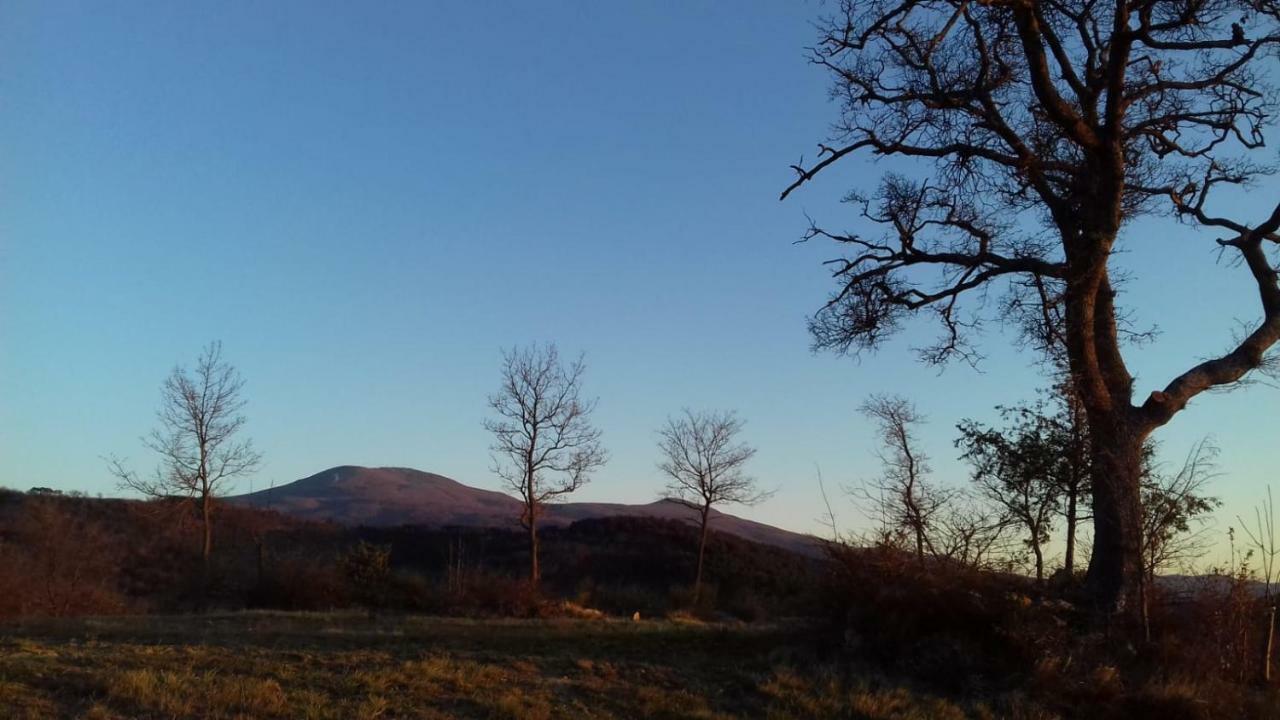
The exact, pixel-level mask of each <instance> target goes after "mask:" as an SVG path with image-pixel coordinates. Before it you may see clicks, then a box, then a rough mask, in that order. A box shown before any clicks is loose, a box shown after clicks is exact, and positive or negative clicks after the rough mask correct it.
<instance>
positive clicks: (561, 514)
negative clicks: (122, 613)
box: [227, 465, 818, 554]
mask: <svg viewBox="0 0 1280 720" xmlns="http://www.w3.org/2000/svg"><path fill="white" fill-rule="evenodd" d="M227 500H228V501H229V502H232V503H237V504H241V505H247V506H254V507H263V508H271V509H273V510H277V511H279V512H282V513H285V514H287V515H292V516H295V517H300V518H305V519H308V520H326V521H332V522H336V523H339V524H342V525H350V526H367V527H393V526H398V525H421V526H425V527H432V528H443V527H473V528H514V527H516V526H517V524H518V521H519V517H520V501H519V500H517V499H516V498H514V497H511V496H510V495H506V494H503V493H500V492H494V491H492V490H482V489H480V488H474V487H470V486H468V485H463V484H462V483H460V482H458V481H456V480H453V479H451V478H447V477H445V476H443V475H436V474H434V473H428V472H422V471H420V470H413V469H410V468H367V467H359V466H354V465H342V466H339V467H335V468H330V469H328V470H325V471H323V472H319V473H316V474H315V475H312V476H311V477H307V478H303V479H301V480H297V481H295V482H291V483H289V484H287V485H281V486H279V487H276V488H272V489H270V490H262V491H259V492H255V493H250V494H248V495H238V496H234V497H230V498H227ZM606 517H645V518H661V519H669V520H688V521H691V522H692V521H693V520H694V519H695V517H696V516H695V515H694V513H693V511H692V510H690V509H689V508H687V507H685V506H683V505H681V504H679V503H676V502H672V501H670V500H658V501H656V502H652V503H648V504H643V505H626V504H622V503H557V504H554V505H549V506H548V507H547V514H546V515H545V516H544V518H543V520H542V522H543V523H544V524H545V525H549V526H566V525H569V524H570V523H573V522H575V521H578V520H586V519H593V518H606ZM711 527H712V529H713V530H715V531H719V532H724V533H729V534H731V535H736V536H738V537H741V538H744V539H747V540H751V541H754V542H759V543H765V544H768V545H774V546H778V547H783V548H786V549H788V550H792V551H795V552H802V553H806V554H816V553H817V551H818V541H817V539H816V538H814V537H812V536H809V535H803V534H800V533H794V532H790V531H788V530H783V529H781V528H777V527H774V526H772V525H766V524H764V523H758V522H753V521H751V520H745V519H743V518H739V517H735V516H733V515H728V514H725V513H721V512H716V511H713V519H712V521H711Z"/></svg>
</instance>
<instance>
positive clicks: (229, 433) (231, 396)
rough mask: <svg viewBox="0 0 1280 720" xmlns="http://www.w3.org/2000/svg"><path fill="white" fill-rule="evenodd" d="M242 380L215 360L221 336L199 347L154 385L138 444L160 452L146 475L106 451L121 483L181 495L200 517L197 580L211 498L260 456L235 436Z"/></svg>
mask: <svg viewBox="0 0 1280 720" xmlns="http://www.w3.org/2000/svg"><path fill="white" fill-rule="evenodd" d="M243 389H244V380H243V379H242V378H241V377H240V373H239V372H238V371H237V370H236V369H235V367H233V366H232V365H231V364H230V363H228V362H226V361H225V360H223V359H222V343H220V342H213V343H210V344H209V345H208V346H206V347H205V349H204V351H203V352H202V353H201V354H200V357H199V359H198V360H197V361H196V367H195V371H194V372H188V371H187V369H186V368H183V367H181V366H178V367H175V368H174V369H173V372H171V373H170V374H169V377H168V378H166V379H165V381H164V385H163V386H162V387H161V391H160V409H159V410H158V411H156V416H157V418H158V420H159V426H158V427H157V428H155V429H154V430H152V431H151V434H150V435H148V436H147V437H145V438H143V444H145V445H146V446H147V447H148V448H149V449H151V450H153V451H154V452H155V453H156V454H158V455H159V456H160V464H159V465H158V466H157V467H156V469H155V472H154V474H153V475H152V476H151V477H150V478H144V477H140V476H138V475H137V474H136V473H135V472H134V471H132V470H129V469H127V468H125V467H124V464H123V463H122V461H120V460H118V459H116V458H109V460H108V462H109V464H110V467H111V471H112V473H113V474H114V475H115V476H116V477H117V478H119V479H120V482H121V484H122V485H123V486H124V487H126V488H129V489H132V490H135V491H137V492H139V493H141V494H143V495H144V496H146V497H150V498H157V499H160V498H171V497H174V496H178V497H182V498H188V499H191V500H193V501H194V502H195V504H196V507H197V510H198V512H199V518H200V528H201V545H200V558H201V568H202V571H203V576H204V579H205V581H206V582H207V580H208V575H209V557H210V555H211V553H212V551H213V510H214V502H215V500H216V499H217V498H218V497H220V496H221V495H222V494H223V491H224V490H225V489H226V487H227V486H228V485H229V484H230V483H231V481H233V480H234V479H235V478H238V477H241V476H244V475H247V474H249V473H251V472H253V471H254V470H255V469H257V467H258V465H259V464H260V463H261V461H262V456H261V455H260V454H258V453H257V452H256V451H255V450H254V449H253V443H252V441H250V440H247V439H245V440H241V439H239V438H238V436H239V434H240V431H241V430H242V429H243V428H244V423H245V418H244V415H242V414H241V410H243V409H244V406H245V400H244V397H243V395H242V391H243Z"/></svg>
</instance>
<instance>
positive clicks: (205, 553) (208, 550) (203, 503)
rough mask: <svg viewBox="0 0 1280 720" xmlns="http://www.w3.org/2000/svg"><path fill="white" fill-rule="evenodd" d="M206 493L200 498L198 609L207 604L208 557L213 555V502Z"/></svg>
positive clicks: (208, 582)
mask: <svg viewBox="0 0 1280 720" xmlns="http://www.w3.org/2000/svg"><path fill="white" fill-rule="evenodd" d="M211 501H212V498H210V497H209V495H208V494H207V493H206V494H205V496H204V497H203V498H201V499H200V524H201V526H202V527H201V530H202V531H203V534H204V538H203V541H202V543H201V546H200V609H201V610H204V609H205V608H207V607H208V605H209V586H210V579H211V574H210V568H209V559H210V557H211V556H212V555H213V503H212V502H211Z"/></svg>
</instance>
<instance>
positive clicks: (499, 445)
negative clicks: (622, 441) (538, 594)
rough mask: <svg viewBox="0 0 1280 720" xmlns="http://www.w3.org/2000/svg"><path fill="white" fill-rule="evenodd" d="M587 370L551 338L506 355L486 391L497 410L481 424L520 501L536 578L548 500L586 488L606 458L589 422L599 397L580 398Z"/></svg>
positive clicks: (531, 574)
mask: <svg viewBox="0 0 1280 720" xmlns="http://www.w3.org/2000/svg"><path fill="white" fill-rule="evenodd" d="M584 372H586V365H585V364H584V363H583V360H582V358H581V357H579V358H578V359H577V360H576V361H574V362H572V363H570V364H569V365H564V364H563V363H561V362H560V353H559V351H558V350H557V349H556V346H555V345H554V344H548V345H533V346H530V347H528V348H512V349H511V350H509V351H504V352H503V354H502V387H501V388H500V389H499V390H498V392H497V393H495V394H493V395H492V396H490V397H489V407H490V408H491V409H492V410H493V412H494V413H495V414H496V415H497V417H495V418H492V419H489V420H486V421H485V422H484V426H485V429H487V430H488V431H489V432H491V433H493V438H494V441H493V445H492V446H490V450H491V451H492V453H493V469H494V472H495V473H496V474H497V475H498V477H500V478H501V479H502V481H503V482H504V483H505V484H506V486H507V487H508V488H510V489H511V490H512V491H513V492H515V493H516V494H517V495H518V496H519V497H520V500H521V502H522V508H523V509H522V510H521V514H520V523H521V524H522V525H523V526H524V528H525V530H526V531H528V533H529V579H530V580H531V581H532V582H533V583H534V584H536V583H537V582H538V580H539V578H540V577H541V571H540V570H539V567H538V518H539V517H540V516H541V515H542V510H543V506H544V505H545V504H546V503H548V502H552V501H554V500H556V499H558V498H560V497H561V496H563V495H567V494H569V493H571V492H574V491H576V490H577V489H578V488H581V487H582V486H583V485H585V484H586V483H587V481H588V480H589V479H590V475H591V472H592V471H593V470H595V469H597V468H599V467H600V466H602V465H604V463H605V460H606V454H605V451H604V447H603V446H602V445H601V444H600V430H599V429H597V428H596V427H595V426H594V425H593V424H592V422H591V413H592V411H593V410H594V409H595V405H596V403H595V401H594V400H583V399H582V397H581V392H582V375H583V373H584Z"/></svg>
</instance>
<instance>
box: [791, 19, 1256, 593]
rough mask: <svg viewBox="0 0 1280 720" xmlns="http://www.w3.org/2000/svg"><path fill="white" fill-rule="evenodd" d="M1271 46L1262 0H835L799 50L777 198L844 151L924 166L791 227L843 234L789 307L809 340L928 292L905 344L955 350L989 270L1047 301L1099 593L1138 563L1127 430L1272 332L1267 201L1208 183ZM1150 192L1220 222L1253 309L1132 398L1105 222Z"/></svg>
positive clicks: (1196, 219)
mask: <svg viewBox="0 0 1280 720" xmlns="http://www.w3.org/2000/svg"><path fill="white" fill-rule="evenodd" d="M1277 47H1280V4H1278V3H1277V2H1275V0H1102V1H1100V2H1099V1H1095V0H1089V1H1085V0H1043V1H1040V2H1022V1H1020V0H992V1H991V2H979V3H971V2H967V1H966V0H841V2H840V3H839V10H838V11H837V12H835V13H834V16H833V17H829V18H826V19H825V20H824V21H823V22H822V23H821V36H820V38H819V40H818V43H817V45H816V46H815V47H814V48H813V49H812V53H811V57H812V60H813V62H814V63H815V64H817V65H819V66H821V67H823V68H824V69H826V70H827V71H829V72H830V74H831V76H832V79H833V84H834V86H833V95H834V97H835V98H836V99H837V101H838V102H839V104H840V116H839V120H838V121H837V122H836V124H835V131H834V133H833V139H832V141H830V142H831V144H830V145H820V146H819V147H820V153H819V159H818V160H817V162H816V163H814V164H811V165H806V164H804V162H803V160H802V161H801V163H800V164H798V165H796V166H795V170H796V172H797V174H798V177H797V179H796V180H795V182H794V183H792V184H791V185H790V186H789V187H788V188H787V189H786V190H785V191H784V192H783V194H782V196H783V197H784V198H785V197H786V196H787V195H788V194H789V193H791V192H792V191H793V190H795V189H796V188H797V187H799V186H800V185H802V184H804V183H806V182H808V181H810V180H812V179H813V178H814V177H815V176H816V175H818V174H819V173H820V172H821V171H823V170H824V169H826V168H828V167H830V166H831V165H833V164H835V163H837V162H839V161H840V160H841V159H842V158H845V157H847V156H850V155H853V154H857V153H870V154H873V155H880V156H885V155H888V156H903V157H906V158H917V159H920V160H922V161H924V162H922V163H921V169H922V170H924V169H926V168H927V167H928V166H929V165H932V168H933V176H932V177H931V178H929V179H926V180H916V179H910V178H908V177H906V176H904V175H901V174H897V173H890V174H888V175H886V176H885V178H884V180H883V182H882V184H881V185H880V188H879V190H878V191H877V192H875V193H874V194H872V195H862V194H858V193H855V194H854V195H853V196H851V198H850V199H851V201H852V202H854V203H855V204H856V205H858V206H859V207H861V209H862V214H863V217H864V218H865V219H867V220H869V221H871V222H873V223H879V224H883V225H885V226H887V227H888V233H887V235H886V236H885V237H883V238H881V239H877V238H872V237H865V236H863V235H859V234H856V233H841V232H832V231H828V230H824V229H821V228H819V227H817V226H813V227H811V228H810V230H809V232H808V233H807V236H806V237H807V238H819V237H821V238H829V239H832V240H834V241H836V242H838V243H840V244H841V245H843V246H845V247H848V248H849V249H850V250H851V251H852V254H851V255H850V256H848V257H846V258H844V259H841V260H837V261H834V264H833V267H834V275H835V277H836V279H837V289H836V291H835V292H834V294H833V295H832V296H831V299H830V301H829V302H828V303H827V304H826V305H825V306H824V307H823V308H822V309H821V310H820V311H819V312H818V313H817V314H816V315H815V316H814V318H813V320H812V322H811V330H812V332H813V336H814V343H815V345H816V346H817V347H819V348H827V349H832V350H835V351H838V352H846V353H857V352H861V351H867V350H873V349H875V348H877V347H879V346H880V345H881V343H882V342H883V341H884V339H885V338H886V337H888V336H889V335H890V334H892V333H893V332H894V331H895V330H897V329H898V328H899V327H900V325H901V324H902V323H903V321H904V320H906V319H907V318H908V317H909V316H912V315H914V314H916V313H918V312H920V311H929V312H931V313H932V314H933V315H934V316H935V317H936V318H937V319H938V320H939V321H940V324H941V327H942V336H941V338H940V339H939V341H938V342H937V343H936V344H934V345H932V346H930V347H927V348H925V349H924V350H923V352H922V355H923V357H924V359H925V360H927V361H931V362H942V361H945V360H946V359H948V358H951V357H955V356H960V357H965V358H970V359H972V358H973V357H974V352H973V347H972V346H971V345H970V344H969V343H968V342H967V333H966V330H968V329H970V328H972V327H973V326H974V325H976V324H978V323H979V322H980V321H981V320H982V319H983V314H982V307H983V304H984V301H985V300H986V299H988V298H992V297H999V295H1000V291H1001V290H1002V289H1003V290H1006V291H1008V293H1011V294H1013V295H1015V296H1019V295H1020V296H1023V297H1024V298H1025V299H1026V302H1025V303H1024V304H1029V305H1031V306H1038V307H1040V308H1041V309H1042V310H1044V311H1045V312H1048V311H1049V310H1050V309H1051V308H1058V309H1060V311H1061V316H1062V318H1063V326H1062V330H1063V335H1064V340H1065V347H1066V355H1067V360H1068V366H1069V370H1070V378H1071V380H1072V382H1073V384H1074V386H1075V390H1076V392H1077V394H1078V396H1079V399H1080V402H1081V404H1082V406H1083V408H1084V410H1085V413H1086V415H1087V417H1088V422H1089V426H1090V428H1091V430H1092V432H1091V435H1090V437H1091V448H1090V455H1091V461H1092V464H1093V466H1094V468H1095V473H1094V483H1093V491H1092V492H1093V513H1094V526H1095V532H1094V547H1093V554H1092V557H1091V560H1090V566H1089V573H1088V585H1089V588H1090V590H1091V594H1092V596H1093V598H1094V602H1095V604H1096V606H1097V607H1098V609H1099V610H1102V611H1104V612H1106V613H1117V612H1121V611H1123V610H1125V609H1126V607H1132V602H1131V601H1132V600H1133V599H1134V598H1135V593H1136V592H1137V590H1138V586H1139V585H1140V584H1141V581H1142V576H1143V560H1142V526H1143V512H1142V501H1141V494H1142V455H1143V447H1144V443H1145V442H1146V440H1147V438H1148V437H1149V436H1150V435H1151V433H1152V432H1153V431H1154V430H1156V429H1157V428H1159V427H1160V426H1162V425H1164V424H1165V423H1167V422H1169V421H1170V420H1171V419H1172V418H1173V417H1174V415H1175V414H1177V413H1178V412H1179V411H1181V410H1182V409H1183V408H1184V407H1186V405H1187V403H1188V402H1189V401H1190V400H1191V399H1192V398H1193V397H1195V396H1197V395H1199V394H1200V393H1202V392H1204V391H1206V390H1208V389H1210V388H1214V387H1220V386H1224V385H1230V384H1233V383H1237V382H1239V381H1240V380H1241V379H1243V378H1245V376H1246V375H1247V374H1248V373H1250V372H1251V371H1253V370H1255V369H1258V368H1259V367H1260V366H1262V365H1263V364H1264V360H1265V359H1266V353H1267V352H1268V350H1269V349H1271V348H1272V346H1274V345H1275V344H1276V342H1277V340H1280V281H1278V279H1277V272H1276V270H1275V267H1274V266H1273V261H1272V259H1271V258H1269V257H1268V253H1269V252H1270V251H1271V250H1274V249H1275V248H1276V247H1278V246H1280V235H1278V234H1277V229H1278V228H1280V204H1277V205H1276V207H1275V209H1274V210H1273V211H1272V212H1271V213H1270V214H1269V215H1268V216H1265V217H1257V218H1244V217H1228V216H1226V215H1223V214H1220V211H1218V210H1216V209H1215V206H1217V205H1218V204H1219V203H1220V198H1219V197H1218V196H1219V195H1220V194H1221V192H1220V191H1221V190H1223V189H1224V188H1231V187H1241V186H1244V185H1247V184H1248V183H1250V182H1251V181H1252V180H1254V179H1255V178H1257V177H1259V176H1261V175H1264V174H1266V173H1267V172H1268V171H1269V170H1270V169H1271V168H1268V167H1265V166H1259V165H1257V164H1255V163H1252V162H1250V161H1249V160H1248V159H1247V156H1248V154H1250V153H1251V152H1252V151H1257V150H1259V149H1261V148H1262V147H1263V144H1264V135H1263V128H1264V127H1265V126H1266V125H1268V124H1270V123H1271V122H1273V120H1274V117H1275V109H1276V99H1277V96H1276V94H1275V92H1274V88H1273V86H1272V84H1271V83H1272V81H1273V79H1274V77H1275V72H1274V70H1275V57H1276V49H1277ZM1223 207H1225V208H1229V207H1230V204H1229V202H1228V203H1226V204H1224V205H1223ZM1155 212H1165V213H1170V214H1173V215H1175V216H1176V217H1177V218H1179V219H1180V220H1182V221H1184V222H1186V223H1188V224H1190V225H1192V226H1194V227H1198V228H1204V229H1208V230H1210V231H1213V232H1216V233H1219V234H1220V236H1219V239H1218V240H1217V245H1218V247H1219V248H1220V249H1221V250H1222V251H1224V252H1230V253H1233V254H1235V255H1236V257H1237V258H1238V259H1240V260H1241V261H1242V264H1243V265H1244V267H1245V268H1246V270H1247V272H1248V278H1249V279H1248V280H1247V281H1246V282H1247V284H1248V285H1249V286H1250V287H1252V288H1254V289H1255V290H1256V292H1257V294H1258V295H1257V297H1258V299H1259V301H1260V306H1259V307H1258V310H1260V314H1261V319H1260V320H1259V321H1257V322H1256V323H1255V324H1253V325H1251V326H1250V327H1249V329H1248V330H1247V331H1246V333H1245V334H1244V335H1243V336H1241V337H1240V338H1238V339H1237V340H1236V341H1234V342H1233V344H1232V345H1231V347H1230V348H1229V349H1228V350H1227V351H1226V352H1224V353H1222V354H1220V355H1216V356H1214V357H1212V358H1211V359H1208V360H1205V361H1203V362H1198V363H1196V364H1194V365H1193V366H1191V367H1190V368H1189V369H1187V370H1186V371H1185V372H1183V373H1182V374H1180V375H1178V376H1177V377H1175V378H1173V379H1172V380H1171V381H1170V382H1168V383H1167V384H1166V385H1165V386H1164V387H1163V389H1161V390H1157V391H1154V392H1152V393H1150V395H1149V396H1147V397H1146V398H1145V399H1143V400H1139V401H1137V402H1135V401H1134V387H1133V383H1134V379H1133V376H1132V374H1131V373H1130V371H1129V369H1128V366H1127V364H1126V362H1125V359H1124V355H1123V352H1122V351H1123V347H1122V339H1123V338H1124V336H1125V331H1126V323H1125V316H1124V314H1123V313H1122V312H1121V311H1120V310H1119V309H1118V307H1117V305H1116V275H1115V272H1114V267H1113V265H1112V262H1111V259H1112V255H1113V253H1114V251H1115V248H1116V242H1117V239H1118V238H1119V235H1120V233H1121V231H1122V230H1123V229H1125V228H1126V227H1128V226H1129V224H1130V223H1131V221H1132V220H1133V219H1134V218H1137V217H1139V216H1141V215H1143V214H1144V213H1155ZM1264 214H1265V213H1264ZM1145 271H1148V272H1162V271H1163V269H1156V268H1150V269H1147V270H1145ZM1137 272H1144V269H1143V268H1138V269H1137ZM1188 281H1189V282H1193V280H1191V279H1188ZM966 298H967V299H969V300H971V301H972V302H973V303H974V304H973V305H971V306H967V307H966V306H965V304H964V303H962V300H964V299H966Z"/></svg>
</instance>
